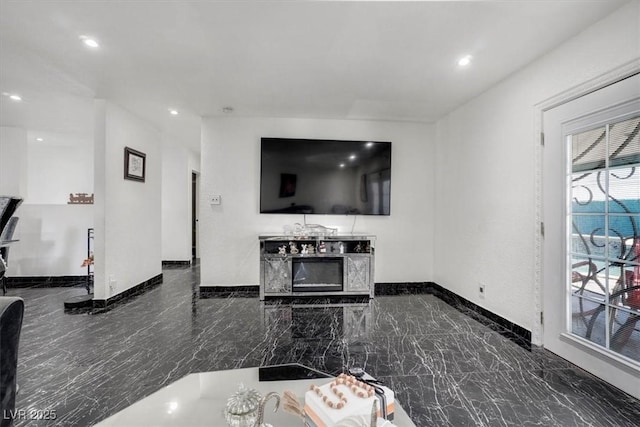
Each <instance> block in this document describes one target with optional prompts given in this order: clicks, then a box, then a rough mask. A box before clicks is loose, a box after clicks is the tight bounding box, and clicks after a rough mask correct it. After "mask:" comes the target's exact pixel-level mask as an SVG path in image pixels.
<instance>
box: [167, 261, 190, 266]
mask: <svg viewBox="0 0 640 427" xmlns="http://www.w3.org/2000/svg"><path fill="white" fill-rule="evenodd" d="M162 266H163V267H190V266H191V261H171V260H167V261H162Z"/></svg>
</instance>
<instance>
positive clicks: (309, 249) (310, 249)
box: [307, 244, 316, 255]
mask: <svg viewBox="0 0 640 427" xmlns="http://www.w3.org/2000/svg"><path fill="white" fill-rule="evenodd" d="M307 253H308V254H310V255H313V254H315V253H316V248H315V247H314V246H313V245H312V244H309V245H308V246H307Z"/></svg>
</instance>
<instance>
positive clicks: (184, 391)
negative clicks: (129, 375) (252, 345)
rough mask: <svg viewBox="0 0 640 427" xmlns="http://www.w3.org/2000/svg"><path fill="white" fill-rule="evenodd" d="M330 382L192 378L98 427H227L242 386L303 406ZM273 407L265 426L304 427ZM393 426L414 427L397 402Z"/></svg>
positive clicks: (231, 375)
mask: <svg viewBox="0 0 640 427" xmlns="http://www.w3.org/2000/svg"><path fill="white" fill-rule="evenodd" d="M328 380H329V378H316V379H310V380H307V379H305V380H290V381H259V380H258V368H245V369H233V370H228V371H215V372H203V373H200V374H190V375H187V376H186V377H184V378H182V379H180V380H178V381H176V382H174V383H172V384H170V385H168V386H166V387H163V388H162V389H160V390H158V391H157V392H155V393H153V394H152V395H150V396H148V397H145V398H144V399H142V400H140V401H138V402H136V403H134V404H133V405H131V406H129V407H127V408H125V409H123V410H122V411H120V412H118V413H116V414H115V415H113V416H111V417H109V418H107V419H105V420H103V421H102V422H100V423H98V424H96V427H110V426H118V427H137V426H154V427H161V426H207V427H225V426H226V425H227V424H226V422H225V419H224V414H223V410H224V407H225V405H226V403H227V399H228V398H229V397H230V396H231V394H233V393H234V392H235V391H236V390H237V389H238V387H239V385H240V383H242V384H244V385H245V386H247V387H250V388H255V389H256V390H258V391H259V392H260V394H262V395H265V394H267V393H269V392H270V391H275V392H278V393H279V394H282V392H283V391H284V390H291V391H292V392H294V393H295V394H296V395H297V396H298V398H299V399H300V402H304V394H305V392H306V391H307V390H308V389H309V386H310V385H311V384H318V385H320V384H324V383H326V382H328ZM274 406H275V401H273V400H270V401H269V402H268V403H267V407H266V410H265V422H267V423H269V424H272V425H273V426H274V427H285V426H286V427H288V426H291V427H301V426H302V422H301V420H300V419H299V418H297V417H295V416H294V415H291V414H288V413H286V412H283V411H282V410H281V408H280V409H278V412H275V413H274V412H273V408H274ZM393 423H394V424H395V425H397V426H398V427H414V426H415V424H414V423H413V422H412V421H411V419H409V416H408V415H407V414H406V412H405V411H404V410H403V409H402V407H400V405H399V404H398V402H397V401H396V404H395V415H394V420H393Z"/></svg>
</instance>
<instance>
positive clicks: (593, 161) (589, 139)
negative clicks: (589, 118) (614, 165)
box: [571, 127, 607, 172]
mask: <svg viewBox="0 0 640 427" xmlns="http://www.w3.org/2000/svg"><path fill="white" fill-rule="evenodd" d="M606 136H607V132H606V129H605V128H604V127H601V128H597V129H593V130H589V131H586V132H582V133H579V134H575V135H572V137H571V164H572V169H573V172H580V171H585V170H592V169H601V168H604V167H605V158H606V152H607V151H606Z"/></svg>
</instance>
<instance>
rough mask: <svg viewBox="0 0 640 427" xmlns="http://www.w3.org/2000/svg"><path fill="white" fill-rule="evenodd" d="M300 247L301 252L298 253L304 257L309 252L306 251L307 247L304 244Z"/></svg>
mask: <svg viewBox="0 0 640 427" xmlns="http://www.w3.org/2000/svg"><path fill="white" fill-rule="evenodd" d="M300 246H302V250H301V251H300V253H301V254H303V255H306V254H308V253H309V250H308V249H307V245H306V244H305V243H303V244H301V245H300Z"/></svg>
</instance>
